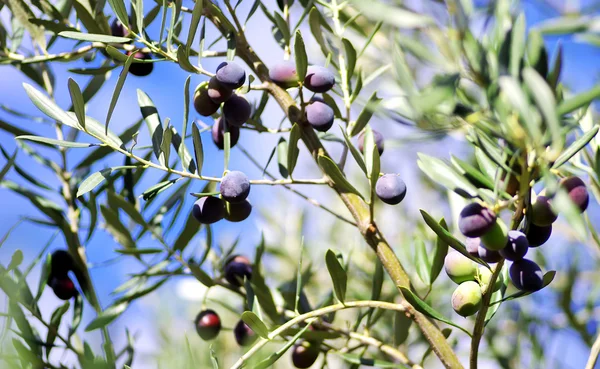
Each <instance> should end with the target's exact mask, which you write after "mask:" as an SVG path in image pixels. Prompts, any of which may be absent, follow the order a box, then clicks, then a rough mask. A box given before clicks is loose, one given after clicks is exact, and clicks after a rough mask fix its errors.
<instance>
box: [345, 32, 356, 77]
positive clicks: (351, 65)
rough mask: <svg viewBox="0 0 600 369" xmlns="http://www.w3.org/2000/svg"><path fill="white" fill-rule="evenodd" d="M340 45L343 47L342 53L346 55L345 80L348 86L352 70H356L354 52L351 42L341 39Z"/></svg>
mask: <svg viewBox="0 0 600 369" xmlns="http://www.w3.org/2000/svg"><path fill="white" fill-rule="evenodd" d="M342 44H343V45H344V53H345V54H346V78H347V81H348V85H349V84H350V80H352V76H354V69H355V68H356V50H355V49H354V46H353V45H352V42H350V41H348V39H345V38H343V39H342Z"/></svg>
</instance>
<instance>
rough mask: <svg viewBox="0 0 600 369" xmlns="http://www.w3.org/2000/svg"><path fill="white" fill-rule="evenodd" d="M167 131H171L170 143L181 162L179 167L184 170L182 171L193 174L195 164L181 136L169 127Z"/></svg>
mask: <svg viewBox="0 0 600 369" xmlns="http://www.w3.org/2000/svg"><path fill="white" fill-rule="evenodd" d="M169 130H170V131H171V135H172V137H171V143H172V144H173V147H174V148H175V151H177V154H178V155H179V159H180V160H181V165H182V167H183V168H184V171H186V170H187V171H189V172H190V173H195V172H196V163H195V162H194V160H193V159H192V155H191V154H190V152H189V151H188V148H187V146H186V145H185V142H183V140H182V138H181V136H180V135H179V133H177V130H176V129H175V127H173V126H169Z"/></svg>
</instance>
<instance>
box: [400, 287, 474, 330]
mask: <svg viewBox="0 0 600 369" xmlns="http://www.w3.org/2000/svg"><path fill="white" fill-rule="evenodd" d="M398 288H400V290H401V291H402V295H403V296H404V298H405V299H406V301H408V303H410V304H411V305H412V306H413V307H414V308H415V309H416V310H417V311H419V312H420V313H421V314H423V315H425V316H428V317H430V318H432V319H435V320H439V321H440V322H444V323H446V324H448V325H451V326H453V327H456V328H458V329H460V330H461V331H463V332H465V333H466V334H468V335H469V336H470V335H471V334H470V333H469V331H467V330H466V329H464V328H463V327H461V326H460V325H458V324H455V323H454V322H452V321H451V320H450V319H448V318H446V317H444V316H443V315H442V314H440V313H439V312H437V311H436V310H435V309H434V308H432V307H431V306H429V305H427V303H426V302H425V301H423V300H421V299H420V298H419V297H418V296H417V295H415V294H414V293H413V292H412V291H411V290H409V289H408V288H406V287H401V286H398Z"/></svg>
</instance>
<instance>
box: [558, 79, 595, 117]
mask: <svg viewBox="0 0 600 369" xmlns="http://www.w3.org/2000/svg"><path fill="white" fill-rule="evenodd" d="M598 98H600V85H598V86H596V87H594V88H592V89H590V90H588V91H585V92H582V93H580V94H577V95H575V96H573V97H570V98H568V99H565V100H563V101H562V102H561V103H560V104H559V105H558V108H557V109H556V110H557V113H558V115H565V114H568V113H571V112H573V111H575V110H577V109H579V108H581V107H584V106H587V105H588V104H589V103H591V102H592V101H594V100H596V99H598Z"/></svg>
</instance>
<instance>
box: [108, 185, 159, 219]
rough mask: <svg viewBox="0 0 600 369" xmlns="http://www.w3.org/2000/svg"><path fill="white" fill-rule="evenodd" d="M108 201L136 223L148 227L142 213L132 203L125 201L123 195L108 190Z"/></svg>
mask: <svg viewBox="0 0 600 369" xmlns="http://www.w3.org/2000/svg"><path fill="white" fill-rule="evenodd" d="M108 202H109V203H110V204H111V205H113V204H114V205H116V206H118V207H119V208H120V209H122V210H123V211H124V212H125V213H126V214H127V215H128V216H129V218H131V220H133V221H134V222H136V223H137V224H139V225H141V226H142V227H144V228H148V227H149V226H148V223H146V220H145V219H144V217H143V216H142V214H141V213H140V212H139V211H138V210H137V209H136V208H135V206H134V205H133V204H132V203H130V202H129V201H127V200H126V199H125V198H124V197H123V196H121V195H118V194H116V193H115V192H114V191H108Z"/></svg>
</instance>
